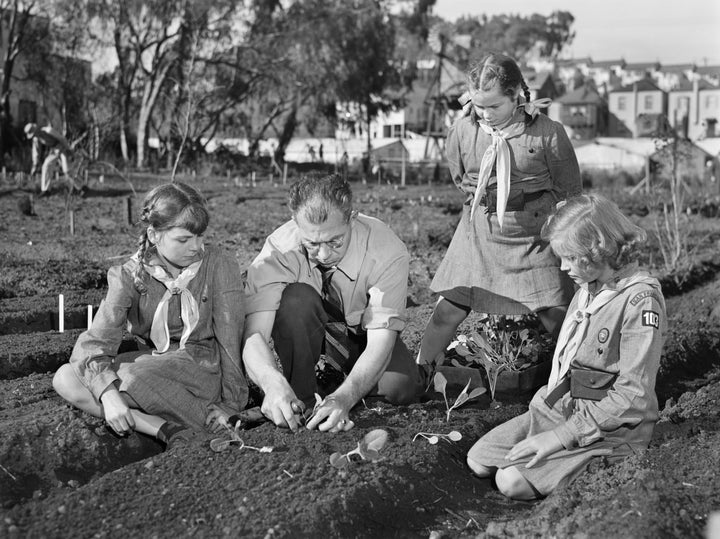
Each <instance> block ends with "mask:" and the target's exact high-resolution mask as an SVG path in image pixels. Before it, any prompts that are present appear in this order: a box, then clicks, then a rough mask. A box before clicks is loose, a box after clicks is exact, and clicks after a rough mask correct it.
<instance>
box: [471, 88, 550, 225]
mask: <svg viewBox="0 0 720 539" xmlns="http://www.w3.org/2000/svg"><path fill="white" fill-rule="evenodd" d="M459 101H460V104H461V105H463V113H464V114H470V113H471V111H472V95H471V94H470V92H465V93H464V94H463V95H462V96H460V99H459ZM551 103H552V100H550V99H548V98H542V99H536V100H534V101H528V102H525V103H521V104H520V105H518V106H517V109H516V110H520V109H522V110H523V111H524V112H525V113H526V114H529V115H530V116H531V117H532V118H535V117H536V116H537V115H538V114H539V113H540V109H541V108H546V107H549V106H550V104H551ZM478 125H479V126H480V129H482V130H483V131H484V132H485V133H487V134H488V135H490V136H491V137H492V141H491V142H490V145H489V146H488V147H487V149H486V150H485V153H484V154H483V157H482V161H481V162H480V170H479V171H478V180H477V186H476V187H475V196H474V197H473V202H472V206H471V207H470V219H471V220H472V218H473V216H474V214H475V208H476V207H477V206H478V203H479V201H480V199H481V198H482V197H483V195H484V194H485V192H486V191H487V185H488V182H489V180H490V175H491V174H492V170H493V167H495V170H496V180H497V204H496V210H495V211H496V213H497V218H498V223H499V224H500V229H501V230H502V226H503V221H504V219H505V210H506V208H507V201H508V197H509V196H510V171H511V168H512V162H511V159H510V147H509V146H508V143H507V139H510V138H513V137H516V136H518V135H521V134H523V133H524V132H525V123H524V122H515V123H512V124H510V125H509V126H507V127H505V128H503V129H496V128H494V127H491V126H489V125H486V124H484V123H482V122H481V121H479V120H478Z"/></svg>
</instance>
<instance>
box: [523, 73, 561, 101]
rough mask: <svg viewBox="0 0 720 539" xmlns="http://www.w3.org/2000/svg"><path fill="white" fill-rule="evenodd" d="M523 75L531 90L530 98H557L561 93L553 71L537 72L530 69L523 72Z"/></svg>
mask: <svg viewBox="0 0 720 539" xmlns="http://www.w3.org/2000/svg"><path fill="white" fill-rule="evenodd" d="M523 75H524V78H525V82H526V83H527V85H528V89H529V90H530V99H533V100H534V99H542V98H548V99H555V98H556V97H558V96H559V95H560V92H559V91H558V88H557V86H555V81H554V80H553V76H552V73H551V72H549V71H541V72H539V73H536V72H535V71H530V72H526V73H523Z"/></svg>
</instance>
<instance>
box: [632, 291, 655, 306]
mask: <svg viewBox="0 0 720 539" xmlns="http://www.w3.org/2000/svg"><path fill="white" fill-rule="evenodd" d="M651 297H652V298H655V299H656V300H657V301H660V298H659V297H658V294H657V292H655V290H643V291H642V292H638V293H637V294H635V295H634V296H633V298H632V299H631V300H630V305H633V306H635V305H637V304H638V303H640V301H641V300H643V299H644V298H651Z"/></svg>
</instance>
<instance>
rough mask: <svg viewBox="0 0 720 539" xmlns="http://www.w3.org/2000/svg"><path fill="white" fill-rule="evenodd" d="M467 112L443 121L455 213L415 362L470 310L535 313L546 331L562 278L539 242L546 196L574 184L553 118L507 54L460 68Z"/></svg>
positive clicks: (576, 177) (571, 163)
mask: <svg viewBox="0 0 720 539" xmlns="http://www.w3.org/2000/svg"><path fill="white" fill-rule="evenodd" d="M466 95H469V101H468V102H467V107H466V108H469V114H468V115H465V116H463V117H461V118H460V119H459V120H458V121H457V122H456V123H455V124H454V125H453V127H452V128H451V129H450V132H449V134H448V139H447V144H446V153H447V159H448V166H449V168H450V173H451V175H452V179H453V181H454V182H455V184H456V185H457V186H458V187H459V188H460V190H462V191H463V192H464V193H465V195H466V197H465V205H464V208H463V214H462V218H461V220H460V224H459V225H458V228H457V230H456V231H455V235H454V236H453V239H452V242H451V243H450V246H449V248H448V251H447V254H446V255H445V258H444V259H443V261H442V263H441V264H440V267H439V268H438V270H437V273H436V274H435V278H434V279H433V282H432V284H431V288H432V290H433V291H435V292H437V293H439V294H440V295H441V297H440V300H439V301H438V303H437V305H436V306H435V310H434V312H433V314H432V317H431V318H430V321H429V322H428V325H427V327H426V329H425V334H424V335H423V339H422V343H421V347H420V355H419V357H418V363H421V364H428V363H429V364H432V363H433V362H434V361H435V360H436V358H437V357H438V356H440V355H442V354H443V353H444V350H445V348H446V347H447V345H448V343H449V342H450V340H451V339H452V338H453V337H454V336H455V332H456V330H457V327H458V325H459V324H460V323H461V322H462V321H463V320H464V319H465V318H466V317H467V315H468V314H469V312H470V311H471V310H475V311H479V312H483V313H489V314H507V315H516V314H526V313H528V312H536V313H537V314H538V316H539V318H540V320H541V321H542V323H543V324H544V325H545V327H546V329H547V330H548V331H549V332H551V333H553V334H555V333H556V332H557V328H558V327H559V325H560V322H562V319H563V317H564V315H565V309H566V306H567V304H568V302H569V301H570V298H571V297H572V293H573V287H572V283H571V282H570V281H569V280H568V279H567V278H566V277H565V276H563V275H562V273H561V271H560V268H559V264H558V261H557V258H556V257H555V256H554V255H553V254H552V253H551V252H550V249H549V248H548V246H547V244H545V243H543V242H542V241H541V240H540V229H541V227H542V224H543V223H544V222H545V219H546V218H547V217H548V215H550V213H551V212H552V211H553V209H554V208H555V204H556V203H557V202H558V201H560V200H563V199H565V198H567V197H568V196H571V195H576V194H578V193H579V192H580V191H581V183H580V171H579V168H578V164H577V159H576V158H575V152H574V150H573V147H572V145H571V144H570V140H569V139H568V137H567V134H566V133H565V130H564V129H563V127H562V125H561V124H559V123H557V122H554V121H552V120H550V119H549V118H548V117H547V116H545V115H544V114H539V111H538V106H542V105H544V106H546V105H547V100H540V101H538V102H531V101H530V92H529V90H528V87H527V85H526V84H525V81H524V79H523V76H522V74H521V73H520V69H519V67H518V66H517V64H516V63H515V61H514V60H513V59H512V58H509V57H507V56H502V55H499V54H492V55H490V56H488V57H487V58H486V59H485V60H483V61H482V62H480V63H479V64H477V65H476V66H475V67H474V68H473V69H472V70H471V71H470V76H469V92H468V94H466Z"/></svg>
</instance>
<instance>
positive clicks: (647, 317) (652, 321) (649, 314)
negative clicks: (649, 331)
mask: <svg viewBox="0 0 720 539" xmlns="http://www.w3.org/2000/svg"><path fill="white" fill-rule="evenodd" d="M642 325H643V326H650V327H653V328H655V329H658V328H659V327H660V315H659V314H658V313H656V312H655V311H643V312H642Z"/></svg>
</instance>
